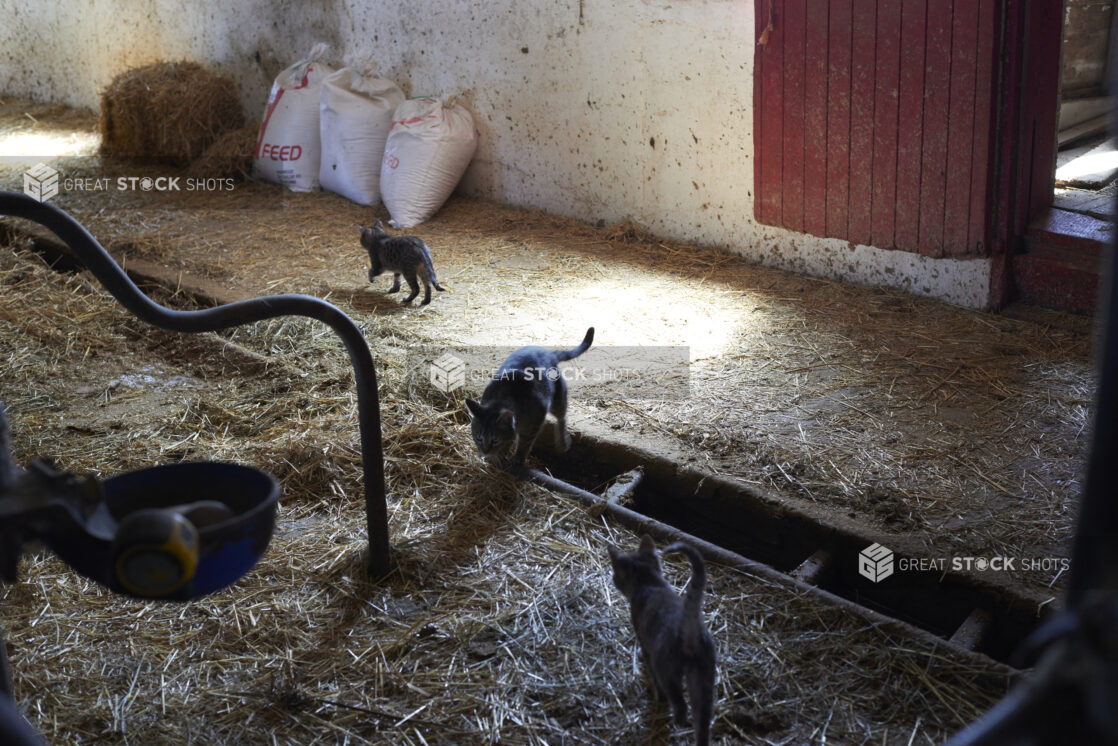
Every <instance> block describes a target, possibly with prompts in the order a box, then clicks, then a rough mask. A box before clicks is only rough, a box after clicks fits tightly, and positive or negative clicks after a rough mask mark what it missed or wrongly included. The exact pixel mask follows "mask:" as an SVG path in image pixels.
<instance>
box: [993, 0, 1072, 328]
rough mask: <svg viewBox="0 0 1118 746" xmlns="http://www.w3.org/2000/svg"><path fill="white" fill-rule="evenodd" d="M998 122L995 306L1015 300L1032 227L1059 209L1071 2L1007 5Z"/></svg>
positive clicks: (1018, 0) (1010, 1) (1017, 0)
mask: <svg viewBox="0 0 1118 746" xmlns="http://www.w3.org/2000/svg"><path fill="white" fill-rule="evenodd" d="M1002 14H1003V15H1002V19H1001V23H1000V24H999V27H1000V29H1001V30H1002V39H1003V43H1002V44H1001V45H995V47H994V48H995V51H996V54H997V55H998V57H999V62H1000V64H998V65H996V67H995V69H998V70H999V72H1000V74H999V77H1000V80H999V84H998V86H997V88H996V92H997V95H998V101H997V106H996V110H997V112H998V116H997V118H996V119H995V121H993V122H991V125H992V127H993V132H992V137H993V138H994V140H993V141H994V142H996V143H997V147H996V148H994V150H993V153H994V158H995V162H994V163H993V164H991V170H992V172H993V173H994V174H995V178H994V179H991V180H990V181H991V187H992V190H993V191H992V194H991V202H990V204H991V211H990V223H989V225H990V249H991V259H992V260H993V266H992V272H991V277H990V305H991V306H992V307H993V308H1001V307H1002V306H1004V305H1005V304H1006V303H1007V302H1008V301H1010V300H1012V298H1013V280H1012V278H1013V267H1012V262H1013V256H1014V254H1016V253H1018V252H1020V251H1021V249H1022V247H1023V245H1024V239H1025V234H1026V231H1027V230H1028V226H1029V221H1030V219H1032V218H1033V217H1034V216H1035V215H1036V214H1037V213H1038V212H1039V211H1041V210H1044V209H1045V208H1047V207H1050V206H1051V205H1052V190H1053V187H1054V186H1055V178H1056V149H1057V144H1056V127H1057V121H1058V117H1059V109H1060V98H1059V97H1060V53H1061V43H1062V40H1063V29H1064V0H1005V2H1004V3H1003V5H1002Z"/></svg>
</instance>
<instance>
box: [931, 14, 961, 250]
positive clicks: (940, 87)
mask: <svg viewBox="0 0 1118 746" xmlns="http://www.w3.org/2000/svg"><path fill="white" fill-rule="evenodd" d="M967 1H968V0H961V2H967ZM952 4H953V3H952V0H928V21H927V36H926V39H927V47H926V49H925V50H924V146H923V148H922V150H921V164H920V253H921V254H924V255H926V256H932V257H939V256H943V222H944V203H945V197H946V194H945V193H946V189H947V113H948V107H949V105H950V98H951V96H950V91H951V31H952V28H951V17H952Z"/></svg>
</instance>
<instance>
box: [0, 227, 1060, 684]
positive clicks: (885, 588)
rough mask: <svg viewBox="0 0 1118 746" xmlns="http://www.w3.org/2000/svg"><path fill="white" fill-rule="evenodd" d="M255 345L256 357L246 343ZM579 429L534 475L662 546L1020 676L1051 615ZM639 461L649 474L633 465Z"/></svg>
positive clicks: (1033, 603)
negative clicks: (877, 554)
mask: <svg viewBox="0 0 1118 746" xmlns="http://www.w3.org/2000/svg"><path fill="white" fill-rule="evenodd" d="M20 237H22V238H27V239H30V241H31V246H32V248H33V249H34V250H35V251H36V252H37V253H39V254H40V255H41V256H43V257H44V259H46V260H47V261H48V262H49V263H51V264H52V265H53V266H55V267H56V268H58V269H60V270H63V271H72V270H77V269H81V265H80V264H79V263H78V262H77V261H76V260H75V258H74V257H73V255H72V254H71V253H70V252H69V249H68V247H66V245H65V244H63V243H62V242H61V241H59V240H58V239H57V238H55V237H54V235H53V234H51V233H50V232H49V231H47V230H45V229H41V228H39V227H38V226H26V225H22V224H21V225H18V226H17V225H15V224H12V223H10V222H0V245H6V244H10V243H12V242H13V240H14V239H16V238H20ZM107 248H108V250H109V251H110V253H112V254H113V256H114V257H115V258H116V259H117V261H118V262H120V263H121V264H122V266H124V268H125V269H126V271H127V272H128V274H129V275H130V276H131V277H132V278H133V280H134V281H136V282H137V283H141V284H143V283H149V284H155V285H160V286H162V287H165V288H166V289H168V290H170V291H172V292H175V291H178V292H184V293H186V294H188V295H190V296H191V297H193V298H194V299H195V300H196V301H197V302H199V303H201V304H203V305H220V304H222V303H228V302H231V301H235V300H241V299H242V298H240V297H230V294H229V290H228V288H225V287H223V286H221V285H219V284H217V283H214V282H212V281H208V280H206V279H204V278H199V277H194V276H191V275H187V274H184V273H181V272H178V271H176V270H173V269H170V268H168V267H164V266H162V265H159V264H155V263H153V262H148V261H144V260H139V259H127V261H123V257H122V256H121V253H122V252H121V247H120V246H110V247H107ZM244 353H245V355H244V357H246V358H256V357H257V355H255V354H254V353H252V352H251V351H250V350H247V349H246V350H244ZM374 353H375V350H374ZM574 437H575V442H574V445H573V446H572V448H571V450H570V451H569V452H568V453H567V454H564V455H563V456H558V455H555V454H550V453H547V452H541V448H542V447H543V445H544V444H545V443H549V442H550V438H548V437H547V436H546V434H545V435H544V437H541V438H540V439H539V441H538V444H537V452H538V455H540V457H541V459H542V461H543V462H544V463H545V464H546V465H547V467H548V471H549V472H551V473H547V472H544V471H539V470H531V471H530V473H529V478H530V479H531V481H533V482H535V483H537V484H539V485H541V486H543V487H545V488H547V489H551V490H553V491H556V492H560V493H562V494H566V495H569V496H572V497H574V498H576V499H578V500H579V501H581V502H583V503H584V504H586V505H587V506H588V509H590V510H592V511H595V512H598V513H599V514H605V515H608V516H609V517H610V518H612V519H614V520H616V521H618V522H619V523H621V524H622V525H625V526H626V527H628V528H630V529H632V530H634V531H636V532H638V533H647V534H649V535H651V536H652V537H653V538H654V539H656V540H657V541H658V542H660V543H665V542H670V541H676V540H685V541H688V542H689V543H691V544H693V545H694V546H695V547H696V548H698V549H699V551H700V552H701V553H702V554H703V555H704V557H706V558H707V559H708V560H709V561H710V562H714V563H718V564H721V565H724V566H726V567H731V568H734V569H737V570H741V571H743V572H745V573H747V574H749V575H752V576H755V577H758V578H763V579H765V580H766V581H770V582H772V583H773V584H775V585H778V586H781V587H784V588H786V589H787V590H788V591H789V592H791V593H794V594H797V595H802V596H808V597H810V598H812V599H813V600H815V601H817V602H818V603H819V604H820V605H829V606H837V607H840V608H842V609H843V610H844V611H845V612H847V613H849V614H851V615H852V616H854V617H856V618H859V619H861V620H864V621H865V622H866V623H867V624H868V625H871V626H874V627H877V628H879V629H881V630H882V631H884V632H886V633H887V634H890V635H895V636H898V637H905V638H912V639H916V640H921V641H923V642H925V643H929V644H932V645H934V646H937V647H940V648H945V649H946V650H948V651H950V653H951V654H952V655H954V656H957V657H959V658H961V659H963V660H966V661H968V662H969V663H971V664H973V665H976V666H979V667H981V668H983V669H986V670H990V671H995V672H998V673H1004V674H1006V675H1010V676H1014V675H1016V674H1017V673H1018V669H1016V668H1015V667H1013V666H1012V665H1010V664H1009V660H1010V656H1011V654H1012V653H1013V651H1014V649H1016V648H1017V646H1018V645H1019V644H1020V643H1021V641H1022V640H1024V638H1025V637H1026V636H1027V635H1028V634H1029V632H1031V631H1032V630H1033V629H1035V628H1036V627H1037V626H1039V625H1040V624H1041V623H1042V622H1043V621H1044V619H1045V618H1047V614H1045V613H1042V612H1049V613H1050V607H1051V604H1048V603H1047V602H1048V601H1049V600H1050V599H1049V598H1048V597H1045V596H1041V595H1039V594H1030V593H1027V592H1022V591H1020V590H1018V589H1011V588H1006V587H1002V586H998V585H996V584H993V583H990V582H989V581H987V580H984V579H983V578H982V577H981V576H979V575H977V574H967V573H952V572H943V573H941V572H938V571H934V572H922V573H917V572H906V573H904V574H903V575H901V574H895V575H894V576H892V577H889V578H886V579H884V580H882V581H881V582H878V583H872V582H870V581H869V580H866V579H865V578H862V577H860V576H859V574H858V554H859V552H861V551H862V550H863V549H865V548H866V547H867V546H869V545H870V544H874V543H880V544H882V545H884V546H886V547H888V548H889V549H891V550H892V551H893V552H894V553H895V555H900V556H904V557H911V558H919V557H926V556H928V548H927V547H926V546H924V545H923V544H921V543H919V542H917V541H914V540H913V539H911V538H907V537H898V536H894V535H887V534H884V533H877V532H873V531H869V530H867V529H866V528H865V527H863V526H860V525H859V524H857V523H856V522H854V521H849V520H843V519H842V518H841V517H836V518H834V519H830V518H828V519H822V518H820V517H819V516H813V515H810V514H809V513H807V512H804V511H801V510H799V509H798V508H796V507H794V506H792V505H789V504H788V503H786V502H784V501H782V500H781V499H780V498H778V497H776V496H775V495H769V494H766V493H764V492H762V491H761V490H758V489H756V488H755V487H753V486H751V485H746V484H742V483H739V482H736V481H734V480H732V479H728V478H726V477H722V476H719V475H716V474H711V473H706V472H703V471H701V470H698V469H695V468H694V467H690V466H686V465H681V464H678V463H676V462H674V461H670V460H668V459H665V458H664V457H662V456H660V455H658V454H655V453H652V452H649V451H645V450H641V449H638V448H634V447H633V446H631V445H629V444H626V443H622V442H619V441H617V440H612V439H608V438H604V437H601V436H598V435H592V434H588V433H574ZM634 470H635V472H639V474H637V473H631V474H630V472H634ZM626 475H627V476H626ZM618 477H620V479H619V480H618V481H621V482H623V483H624V482H625V480H626V479H628V481H629V482H630V484H628V485H627V488H625V489H614V490H610V491H609V492H608V493H607V496H606V497H603V496H599V495H597V494H595V493H594V492H591V491H589V489H587V488H590V489H594V488H597V486H598V485H605V484H607V483H609V482H611V481H614V480H615V479H617V478H618ZM564 480H569V481H564ZM572 482H573V483H572ZM621 487H626V485H624V484H622V485H621ZM621 493H623V494H621ZM624 502H629V503H630V505H625V504H623V503H624Z"/></svg>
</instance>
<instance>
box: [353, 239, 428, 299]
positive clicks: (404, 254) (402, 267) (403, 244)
mask: <svg viewBox="0 0 1118 746" xmlns="http://www.w3.org/2000/svg"><path fill="white" fill-rule="evenodd" d="M361 245H362V246H364V247H365V249H366V251H368V252H369V260H370V261H371V262H372V264H373V266H372V267H370V268H369V282H373V278H374V277H376V276H377V275H379V274H380V273H382V272H384V271H385V270H388V271H389V272H391V273H392V287H391V289H389V291H388V292H390V293H395V292H397V291H399V290H400V275H403V277H404V279H405V280H407V281H408V287H410V288H411V295H409V296H408V297H407V298H404V301H403V302H404V303H411V302H412V301H413V300H415V296H417V295H419V283H418V282H417V281H416V276H417V275H418V276H419V277H421V278H422V279H423V290H424V293H423V302H422V303H421V304H420V305H424V306H425V305H427V304H428V303H430V302H431V286H432V285H434V286H435V289H436V290H438V291H440V292H441V291H442V290H443V287H442V285H440V284H439V281H438V280H437V279H436V278H435V266H434V265H433V264H431V250H430V249H429V248H427V244H426V243H424V242H423V240H422V239H420V238H416V237H415V236H390V235H388V231H386V230H385V229H384V225H383V224H382V223H381V222H380V220H377V222H375V223H373V225H372V227H371V228H366V227H362V228H361ZM428 280H429V281H430V282H428Z"/></svg>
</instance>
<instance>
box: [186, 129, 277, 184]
mask: <svg viewBox="0 0 1118 746" xmlns="http://www.w3.org/2000/svg"><path fill="white" fill-rule="evenodd" d="M259 135H260V125H259V124H256V123H255V122H250V123H248V124H246V125H245V126H243V127H240V128H239V129H235V130H227V131H226V132H225V134H223V135H222V136H221V137H219V138H217V140H216V141H214V144H213V145H211V146H209V147H208V148H206V152H205V153H203V154H202V157H201V158H199V159H198V160H196V161H194V162H193V163H191V164H190V168H188V169H187V173H188V174H189V175H190V176H197V177H202V178H214V179H222V178H226V177H229V178H234V179H248V178H251V176H252V151H253V149H254V148H255V147H256V140H257V137H259Z"/></svg>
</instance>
